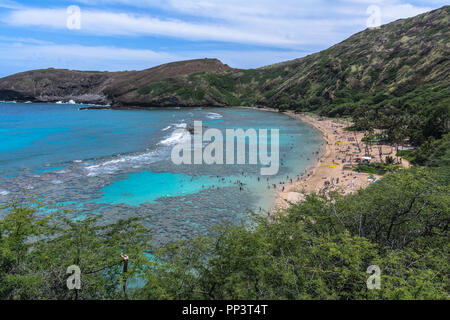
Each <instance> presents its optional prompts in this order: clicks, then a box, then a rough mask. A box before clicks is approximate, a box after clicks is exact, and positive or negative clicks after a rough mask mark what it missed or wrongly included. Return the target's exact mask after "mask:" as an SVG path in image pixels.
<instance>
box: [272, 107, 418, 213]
mask: <svg viewBox="0 0 450 320" xmlns="http://www.w3.org/2000/svg"><path fill="white" fill-rule="evenodd" d="M285 114H287V115H289V116H291V117H293V118H296V119H298V120H300V121H303V122H306V123H308V124H310V125H312V126H314V127H315V128H316V129H318V130H319V131H320V132H321V133H322V138H323V139H324V145H323V147H324V148H323V151H322V154H321V155H319V156H318V158H317V159H316V165H315V166H314V167H313V168H311V169H309V170H308V171H307V173H306V175H303V176H301V178H300V179H296V180H297V181H293V182H292V183H290V182H288V183H285V184H284V185H283V186H282V187H281V188H279V189H278V196H277V198H276V201H275V204H274V207H273V209H272V210H278V209H282V208H285V207H287V206H288V205H289V203H291V202H298V201H301V200H302V199H303V198H304V195H305V194H310V193H314V192H315V193H327V192H330V191H338V192H340V193H341V194H343V195H345V194H350V193H353V192H356V191H358V190H359V189H361V188H365V187H367V186H368V185H370V184H371V183H374V182H376V181H377V180H378V179H380V178H381V176H379V175H375V174H368V173H362V172H355V171H353V170H351V168H355V167H356V166H357V160H358V158H359V159H363V157H370V158H371V159H370V160H369V161H370V162H380V161H382V160H383V161H384V160H385V159H386V157H387V156H391V157H395V150H394V148H393V147H392V146H388V145H372V146H369V147H367V148H366V145H365V144H364V143H363V142H361V139H362V138H363V137H364V133H362V132H350V131H345V130H344V128H346V127H348V126H350V125H351V123H350V122H348V121H347V120H346V119H327V118H322V117H319V116H315V115H314V116H313V115H305V114H296V113H294V112H292V111H288V112H285ZM401 163H402V165H403V166H404V167H409V166H410V164H409V163H408V162H407V161H406V160H404V159H401ZM344 167H345V169H344Z"/></svg>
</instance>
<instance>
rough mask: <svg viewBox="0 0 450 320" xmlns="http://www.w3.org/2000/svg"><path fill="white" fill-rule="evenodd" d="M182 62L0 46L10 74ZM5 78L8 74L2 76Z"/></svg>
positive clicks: (88, 50)
mask: <svg viewBox="0 0 450 320" xmlns="http://www.w3.org/2000/svg"><path fill="white" fill-rule="evenodd" d="M180 59H183V57H182V56H179V55H174V54H169V53H165V52H155V51H151V50H138V49H126V48H116V47H106V46H98V47H95V46H81V45H56V44H53V45H34V44H26V43H21V42H15V43H12V44H11V43H9V44H2V43H1V42H0V60H1V61H2V64H5V65H7V66H8V68H9V69H10V70H11V71H10V70H7V71H6V73H13V72H18V71H25V70H29V69H41V68H49V67H53V68H62V69H78V70H101V71H104V70H107V71H122V70H139V69H145V68H149V67H152V66H155V65H159V64H162V63H167V62H172V61H176V60H180ZM18 68H20V69H18ZM4 75H6V74H2V76H4Z"/></svg>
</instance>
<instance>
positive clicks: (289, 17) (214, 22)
mask: <svg viewBox="0 0 450 320" xmlns="http://www.w3.org/2000/svg"><path fill="white" fill-rule="evenodd" d="M446 4H448V2H447V3H446V1H440V0H426V1H422V0H166V1H162V0H70V1H66V0H39V1H31V0H25V1H13V0H0V77H3V76H6V75H10V74H13V73H17V72H21V71H26V70H31V69H43V68H50V67H53V68H64V69H72V70H98V71H121V70H142V69H146V68H151V67H154V66H156V65H159V64H163V63H167V62H172V61H178V60H188V59H197V58H218V59H220V60H221V61H222V62H223V63H226V64H228V65H230V66H231V67H235V68H245V69H247V68H257V67H262V66H265V65H269V64H273V63H278V62H282V61H286V60H291V59H295V58H300V57H303V56H306V55H308V54H311V53H314V52H318V51H320V50H323V49H326V48H328V47H330V46H332V45H334V44H336V43H338V42H341V41H343V40H345V39H346V38H348V37H349V36H351V35H352V34H354V33H356V32H359V31H362V30H365V29H366V28H367V27H374V26H377V25H379V24H380V23H381V24H385V23H389V22H391V21H395V20H397V19H402V18H408V17H412V16H415V15H417V14H420V13H423V12H426V11H430V10H433V9H437V8H440V7H442V6H444V5H446Z"/></svg>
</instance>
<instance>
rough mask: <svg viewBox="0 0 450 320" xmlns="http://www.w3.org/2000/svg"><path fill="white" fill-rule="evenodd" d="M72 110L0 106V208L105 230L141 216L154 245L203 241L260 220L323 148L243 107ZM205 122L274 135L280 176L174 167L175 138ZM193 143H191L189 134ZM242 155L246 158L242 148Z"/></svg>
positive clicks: (309, 136) (276, 117)
mask: <svg viewBox="0 0 450 320" xmlns="http://www.w3.org/2000/svg"><path fill="white" fill-rule="evenodd" d="M79 107H80V106H78V105H56V104H20V103H16V104H8V103H1V104H0V202H6V201H8V200H10V199H13V198H19V199H20V198H23V197H25V196H27V195H33V196H35V197H38V198H42V199H45V200H47V201H49V202H51V203H55V204H62V205H65V206H67V207H69V208H71V209H73V212H72V213H69V214H70V215H71V216H72V218H73V219H77V220H78V219H84V218H85V217H87V216H89V215H91V214H102V215H103V220H104V222H105V223H110V222H114V221H116V220H118V219H122V218H126V217H131V216H134V217H140V218H142V221H143V222H144V224H145V225H146V226H147V227H149V228H151V229H152V230H154V231H153V233H154V239H155V241H156V242H157V243H165V242H167V241H170V240H173V239H182V238H189V237H192V236H193V235H194V234H197V233H205V232H207V231H208V229H209V228H210V227H211V226H213V225H215V224H217V223H223V222H225V221H226V222H232V223H236V222H242V221H243V220H244V221H245V219H247V218H248V212H249V211H256V212H262V213H263V212H264V210H266V209H268V208H269V206H270V204H271V203H272V201H273V188H272V186H273V184H276V185H278V184H279V183H280V182H281V181H285V180H286V179H287V178H288V177H289V178H294V177H296V175H298V174H299V173H301V172H302V171H304V170H305V168H306V167H308V166H309V165H312V164H313V162H314V159H315V157H317V155H316V152H318V151H319V150H320V146H321V144H322V140H321V138H320V135H319V133H318V132H317V131H316V130H315V129H313V128H311V127H310V126H308V125H306V124H303V123H301V122H298V121H296V120H294V119H291V118H290V117H288V116H286V115H283V114H278V113H272V112H264V111H259V110H249V109H240V108H233V109H219V108H208V109H179V110H176V109H165V110H160V109H159V110H121V111H118V110H86V111H79ZM194 120H199V121H203V123H204V126H205V127H207V128H216V129H219V130H221V131H222V132H224V131H225V129H228V128H230V129H233V128H242V129H248V128H254V129H256V130H258V129H279V130H280V162H281V166H280V170H279V172H278V174H277V175H276V176H271V177H265V176H261V175H260V168H261V167H260V166H259V165H248V164H246V165H180V166H177V165H175V164H173V163H172V161H171V160H170V153H171V150H172V148H173V146H174V144H175V143H176V142H177V141H179V139H182V138H186V134H187V132H185V134H183V135H182V136H179V135H177V133H176V132H175V130H177V129H180V128H184V127H186V126H187V125H191V124H193V122H194ZM188 136H189V135H188ZM247 151H248V150H247Z"/></svg>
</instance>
